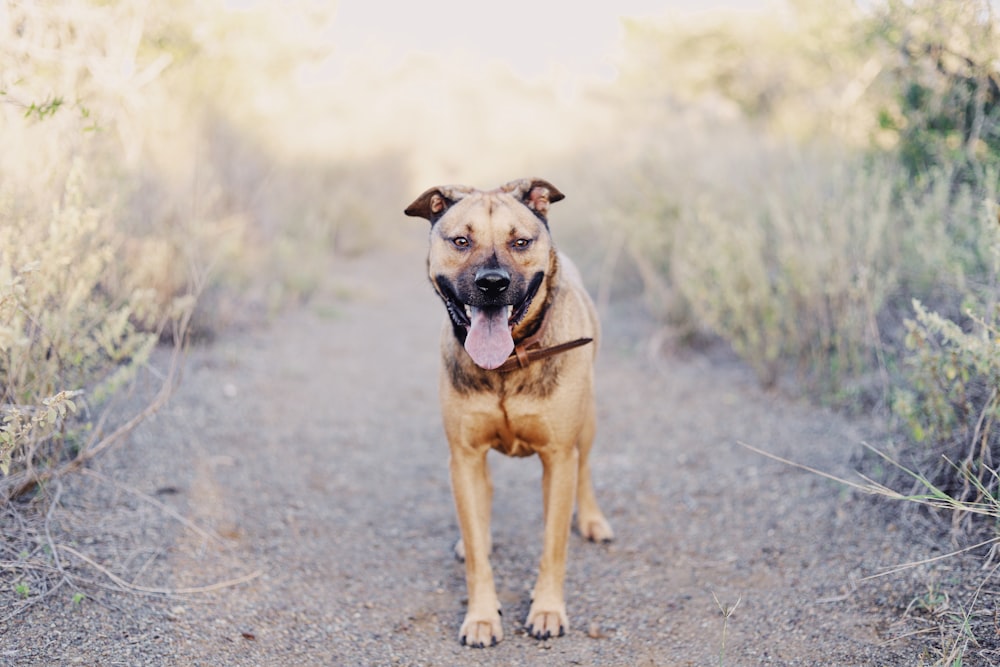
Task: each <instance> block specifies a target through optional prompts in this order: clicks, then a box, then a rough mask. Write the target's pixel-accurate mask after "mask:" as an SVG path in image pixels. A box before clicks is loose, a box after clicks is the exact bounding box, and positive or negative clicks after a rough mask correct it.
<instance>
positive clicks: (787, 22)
mask: <svg viewBox="0 0 1000 667" xmlns="http://www.w3.org/2000/svg"><path fill="white" fill-rule="evenodd" d="M598 4H600V3H598ZM591 5H592V6H590V7H588V8H584V6H583V5H581V4H580V3H570V2H562V1H553V2H545V1H535V2H527V1H526V0H512V1H511V2H506V3H502V4H501V5H498V6H495V7H493V6H490V7H487V8H479V7H478V6H475V5H474V4H473V3H459V2H454V1H452V0H428V1H427V2H422V3H410V4H405V3H381V2H361V1H360V0H342V1H341V2H317V1H313V0H286V1H283V2H265V1H263V0H260V1H254V0H199V1H197V2H195V1H194V0H172V1H171V2H165V1H162V0H161V1H158V0H121V1H119V2H112V3H108V2H99V1H97V0H63V1H60V2H32V1H30V0H5V1H4V2H2V3H0V146H2V150H0V352H2V354H0V383H2V384H0V390H2V394H3V400H2V401H0V403H4V404H19V405H41V404H42V401H43V399H46V398H51V397H52V396H53V395H56V393H57V392H59V391H60V390H62V389H66V388H71V387H80V386H93V385H95V384H100V383H104V384H107V386H108V392H111V391H113V388H114V386H115V384H114V382H112V380H114V378H115V377H117V376H114V373H115V372H116V371H117V370H118V369H120V367H121V365H122V364H130V363H133V362H137V361H138V360H141V359H142V358H143V355H144V354H145V353H147V352H148V349H149V346H150V345H152V343H151V341H152V340H153V338H154V337H157V338H162V337H163V335H164V333H163V332H164V328H163V325H162V322H163V318H165V317H170V316H171V315H172V314H173V315H176V313H177V312H178V311H179V310H180V309H184V308H191V307H192V304H194V306H193V307H194V309H195V311H194V325H193V326H194V331H195V332H196V333H200V334H202V335H206V336H211V335H216V334H218V333H219V332H221V331H225V330H226V329H228V328H230V327H233V326H239V325H240V324H241V323H244V322H245V321H246V319H247V318H251V319H252V318H257V317H266V316H267V315H268V314H269V313H273V312H275V310H277V309H280V308H283V307H286V306H287V305H289V304H294V303H296V302H299V301H302V300H305V299H308V298H309V295H310V294H311V293H312V292H314V291H315V290H316V289H317V287H318V286H319V285H321V283H322V280H323V276H324V274H325V272H326V270H327V268H328V267H329V266H330V262H336V261H340V259H339V258H344V257H347V256H350V255H352V254H356V253H363V252H375V251H377V250H378V249H379V248H380V247H381V246H383V245H385V244H386V243H390V242H391V241H390V240H391V239H392V238H395V237H396V236H398V235H400V234H409V233H411V231H412V230H415V229H417V227H415V225H420V223H419V221H413V220H411V219H407V218H404V217H403V216H402V213H401V212H402V209H403V208H404V207H405V206H406V205H407V204H408V203H409V202H410V201H411V200H412V199H413V198H414V197H415V196H416V195H417V194H419V193H420V192H421V191H423V190H424V189H426V188H427V187H429V186H432V185H436V184H442V183H452V182H459V183H465V184H470V185H477V186H480V187H493V186H496V185H498V184H500V183H503V182H506V181H508V180H511V179H513V178H518V177H522V176H542V177H545V178H547V179H549V180H551V181H552V182H553V183H555V184H556V185H557V186H558V187H559V188H560V189H561V190H563V191H564V192H565V193H566V194H567V199H566V201H565V203H561V204H560V205H559V210H558V214H557V215H555V216H554V233H555V234H556V237H557V241H558V242H559V243H560V244H561V245H562V246H563V247H564V248H567V249H568V250H569V251H570V253H571V254H573V255H574V256H575V257H576V258H577V259H578V262H579V263H580V264H582V265H583V266H584V268H585V272H586V273H587V275H588V276H590V277H591V281H592V284H591V287H592V288H593V291H594V293H595V294H596V295H597V297H598V300H599V302H600V304H601V306H602V307H606V306H607V304H608V303H609V301H610V300H611V299H612V297H615V296H616V295H620V294H630V295H641V296H642V298H643V299H644V300H645V304H646V307H647V308H648V310H649V312H650V313H651V314H652V315H653V316H654V317H656V318H657V319H658V321H659V322H660V323H661V325H662V326H663V331H664V332H665V333H664V336H663V344H664V346H666V347H668V348H669V347H676V346H684V345H691V344H699V342H702V341H705V340H716V341H722V342H724V343H725V344H726V345H728V346H730V347H732V349H733V350H735V351H736V353H738V354H739V355H740V356H741V357H742V358H743V359H745V360H746V362H747V363H748V364H750V365H751V366H752V367H753V368H754V369H755V370H756V372H757V375H758V377H759V378H760V381H761V383H762V385H764V386H773V385H775V384H776V383H779V382H783V381H787V382H794V383H796V386H801V387H803V388H805V390H806V391H807V392H808V393H810V395H812V396H814V397H815V398H816V399H817V400H819V401H822V402H827V403H830V404H834V405H837V406H839V407H844V408H847V409H850V410H856V411H861V412H866V413H868V412H873V411H874V412H877V413H880V414H883V415H889V416H891V417H892V418H893V419H894V420H896V422H897V423H898V424H899V425H900V426H901V428H902V429H903V430H904V431H905V432H906V433H907V434H908V437H910V438H911V439H912V440H913V441H914V442H918V443H930V442H934V443H938V444H941V446H946V447H950V448H955V451H957V452H958V458H962V457H964V456H965V455H966V453H967V452H969V451H971V449H970V447H971V444H970V443H972V442H973V441H975V442H976V443H979V444H977V445H976V446H977V447H979V449H978V450H976V451H979V452H985V455H986V458H985V459H981V460H983V461H989V460H991V459H990V456H992V454H991V452H993V453H995V454H996V455H997V456H1000V450H998V447H1000V438H998V435H997V430H996V429H994V428H992V425H993V423H994V421H995V420H996V419H998V418H1000V403H998V399H997V391H996V387H997V385H998V384H1000V352H998V349H997V348H998V346H997V343H996V341H997V323H998V321H1000V314H998V310H997V302H998V299H997V296H998V272H1000V240H998V238H1000V235H998V221H997V212H996V211H997V208H996V202H997V183H998V172H997V168H998V159H1000V107H998V101H1000V74H998V71H1000V53H998V49H1000V46H998V45H1000V39H998V36H997V34H996V27H997V24H996V19H997V16H996V11H997V7H996V6H995V5H994V3H992V2H989V1H987V0H967V1H963V0H944V1H929V0H912V1H906V2H904V1H902V0H873V1H861V0H857V1H850V0H831V1H829V2H823V3H817V2H808V1H806V0H787V1H786V2H778V1H773V2H772V1H767V0H760V1H759V2H725V1H722V0H720V1H718V2H695V1H694V0H691V1H685V0H674V1H671V0H660V1H656V0H621V1H620V2H616V3H603V4H601V6H600V7H597V6H594V5H593V3H591ZM612 5H613V6H614V8H612ZM403 230H411V231H405V232H404V231H403ZM414 233H416V232H414ZM420 233H425V232H424V230H422V229H421V230H420ZM414 279H420V278H419V277H414ZM193 297H196V299H194V298H193ZM88 332H89V333H88ZM114 381H118V380H114ZM108 383H110V384H108ZM101 386H104V385H103V384H102V385H101ZM977 424H978V426H977ZM5 433H7V434H8V436H9V437H8V438H7V440H6V441H3V442H0V463H3V461H4V460H5V459H4V457H6V461H7V465H9V464H10V461H11V456H12V452H16V441H17V438H18V437H21V442H24V437H23V436H17V434H16V433H14V434H13V435H11V433H12V431H11V430H10V429H8V430H7V431H5ZM4 443H6V444H4ZM4 448H5V449H4ZM977 456H979V455H977ZM14 458H16V455H14ZM984 479H987V481H988V483H989V485H991V486H992V485H993V482H994V481H995V480H993V479H992V478H988V477H987V478H984Z"/></svg>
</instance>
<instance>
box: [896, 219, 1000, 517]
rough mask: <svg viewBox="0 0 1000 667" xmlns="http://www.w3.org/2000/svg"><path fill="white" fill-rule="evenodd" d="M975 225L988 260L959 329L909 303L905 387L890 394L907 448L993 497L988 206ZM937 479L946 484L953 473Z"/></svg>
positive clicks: (998, 310)
mask: <svg viewBox="0 0 1000 667" xmlns="http://www.w3.org/2000/svg"><path fill="white" fill-rule="evenodd" d="M978 220H979V221H980V234H979V239H980V243H982V245H983V246H984V247H985V248H986V249H987V251H988V252H989V253H990V256H991V262H990V266H989V270H988V271H985V272H983V273H981V274H979V275H977V278H979V279H981V280H983V282H975V283H973V284H971V285H970V286H969V289H968V290H967V292H966V293H965V317H964V318H962V319H961V320H959V321H955V320H953V319H949V318H947V317H944V316H941V315H939V314H938V313H936V312H932V311H929V310H928V309H927V308H926V307H925V306H924V305H923V304H922V303H921V302H920V301H916V300H915V301H914V304H913V307H914V311H915V313H916V317H915V319H912V320H908V321H907V323H906V326H907V335H906V348H907V352H906V355H905V361H906V371H907V372H906V376H907V384H906V385H905V386H904V388H901V389H900V390H899V391H898V392H897V395H896V397H895V411H896V413H897V414H898V415H899V416H900V417H901V418H902V419H903V420H904V423H905V424H907V425H908V427H909V430H910V433H911V435H912V437H913V439H914V440H915V441H917V442H919V443H928V444H930V445H931V446H933V447H934V449H935V451H941V452H942V453H944V454H945V455H946V456H948V457H949V458H950V459H951V460H954V461H957V462H958V463H959V466H960V468H959V469H960V471H963V472H967V473H968V474H971V475H974V476H975V477H976V479H977V480H978V482H979V484H980V486H981V487H982V490H984V491H985V492H986V493H987V494H993V495H995V494H996V492H997V481H998V480H997V479H996V476H995V475H994V474H993V473H992V472H991V469H995V468H996V466H997V463H998V462H1000V425H998V424H997V422H998V420H1000V395H998V391H1000V225H998V224H997V220H996V206H995V205H993V204H991V203H990V200H986V201H984V203H983V204H982V205H981V206H980V214H979V216H978ZM945 472H946V473H948V475H947V476H948V477H954V471H952V470H948V469H945ZM939 483H943V482H939ZM952 486H953V487H954V486H956V485H952ZM957 486H958V488H957V489H956V488H952V489H951V490H953V491H954V492H956V493H957V494H959V495H960V496H965V495H968V494H973V495H975V494H976V493H977V492H978V491H979V490H980V489H979V488H976V487H970V485H969V484H968V483H965V482H963V483H961V484H959V485H957ZM963 499H964V498H963ZM980 499H981V498H977V499H976V500H980Z"/></svg>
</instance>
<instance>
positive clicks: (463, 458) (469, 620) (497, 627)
mask: <svg viewBox="0 0 1000 667" xmlns="http://www.w3.org/2000/svg"><path fill="white" fill-rule="evenodd" d="M488 451H489V448H488V447H469V446H463V445H460V446H457V447H452V452H451V461H450V465H449V469H450V472H451V489H452V493H453V494H454V496H455V509H456V510H457V512H458V523H459V527H460V528H461V531H462V542H463V544H464V546H465V583H466V586H467V587H468V592H469V608H468V611H467V612H466V614H465V621H464V622H463V623H462V629H461V630H460V631H459V639H460V640H461V642H462V644H466V645H469V646H473V647H477V648H483V647H486V646H493V645H495V644H496V643H497V642H499V641H500V640H502V639H503V627H502V625H501V624H500V601H499V600H498V598H497V593H496V588H495V586H494V583H493V569H492V568H491V567H490V561H489V550H490V545H489V542H490V536H489V530H490V528H489V514H490V507H489V504H490V499H489V485H490V480H489V474H488V471H487V469H486V454H487V453H488Z"/></svg>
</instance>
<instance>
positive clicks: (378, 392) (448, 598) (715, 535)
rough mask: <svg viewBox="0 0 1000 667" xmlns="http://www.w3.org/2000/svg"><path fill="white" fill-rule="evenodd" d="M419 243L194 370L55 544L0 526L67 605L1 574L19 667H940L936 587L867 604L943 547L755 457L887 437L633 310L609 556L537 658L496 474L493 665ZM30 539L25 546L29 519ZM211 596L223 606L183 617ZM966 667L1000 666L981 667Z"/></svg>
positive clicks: (622, 374) (836, 459) (593, 561)
mask: <svg viewBox="0 0 1000 667" xmlns="http://www.w3.org/2000/svg"><path fill="white" fill-rule="evenodd" d="M422 238H423V237H422V236H420V235H418V234H416V233H415V234H414V236H413V238H412V239H408V240H407V241H406V242H405V243H401V244H400V247H396V248H391V249H383V250H381V251H378V252H374V253H372V254H370V255H368V256H365V257H362V258H358V259H353V260H344V261H342V262H339V263H338V264H337V265H336V266H333V267H332V268H331V277H330V281H329V284H328V285H327V286H326V287H325V288H324V289H323V290H322V291H321V292H320V293H319V294H318V295H317V296H316V297H315V298H314V299H313V300H312V301H311V302H310V303H309V304H308V305H307V306H306V307H303V308H301V309H299V310H296V311H295V312H291V313H288V314H287V315H284V316H282V317H280V318H279V319H278V320H277V321H276V322H274V324H273V325H269V326H267V327H262V328H259V329H256V330H253V331H250V332H247V333H243V334H233V335H231V336H226V337H225V339H224V340H220V341H217V342H215V343H214V344H211V345H207V346H202V347H199V348H196V349H195V350H194V351H193V352H192V353H191V354H190V357H189V360H188V363H187V367H186V371H185V377H184V381H183V384H182V386H181V388H180V389H179V390H178V392H177V394H176V395H175V396H174V398H173V400H172V402H171V403H170V405H169V406H168V407H167V408H166V409H165V410H164V411H162V412H161V413H160V414H159V415H158V416H156V418H155V419H153V420H151V421H149V422H147V423H146V424H144V425H143V426H142V427H141V428H140V429H139V430H137V431H136V432H135V433H134V434H133V435H132V436H131V437H130V439H129V441H128V442H126V443H125V444H123V445H122V446H121V447H119V448H118V449H116V450H114V451H113V452H111V453H110V454H108V455H106V456H104V457H102V458H101V459H100V460H99V461H97V462H96V464H95V465H93V466H92V468H91V470H90V471H88V472H87V473H86V474H79V475H74V476H73V477H71V478H68V479H66V480H64V481H63V482H61V483H60V484H57V485H53V487H52V488H50V489H48V490H47V492H48V493H50V494H56V493H58V494H59V503H58V506H57V507H56V508H55V509H54V511H53V512H52V513H51V516H50V517H49V521H48V524H47V525H48V529H49V535H48V536H46V535H45V534H44V530H43V529H41V528H38V527H37V525H35V524H31V525H27V524H26V525H25V526H23V527H22V529H21V530H20V532H18V531H17V530H14V529H13V528H12V527H11V526H7V528H8V529H9V530H7V531H5V532H8V533H10V534H16V535H17V536H19V537H18V539H19V540H22V542H21V543H18V544H14V543H13V542H11V543H10V544H8V546H7V550H6V551H5V552H4V555H3V558H4V559H7V561H8V562H7V565H11V563H10V561H11V560H12V559H13V560H16V559H18V558H20V559H23V560H25V561H27V560H31V561H32V562H38V559H39V558H40V557H41V556H44V555H45V554H47V553H48V552H49V551H51V547H49V546H48V544H49V543H50V539H49V537H51V543H58V544H61V545H64V546H59V547H57V548H56V553H57V554H58V555H59V563H58V564H59V566H61V567H63V568H64V569H65V570H66V571H67V572H69V573H71V574H72V575H73V577H72V578H71V579H70V581H69V583H67V584H65V585H63V586H61V587H59V588H57V589H55V590H51V591H50V592H49V594H47V595H45V596H44V598H42V599H41V600H39V601H37V602H35V603H34V604H32V605H31V606H29V607H27V608H26V609H21V605H23V604H24V601H23V600H22V599H21V598H20V597H16V596H13V595H11V594H10V591H11V589H12V588H13V587H14V585H15V584H16V583H17V582H19V581H20V582H28V583H29V584H31V586H32V587H33V590H32V591H31V593H32V595H38V594H39V593H40V592H45V591H43V590H40V587H41V588H42V589H44V588H45V587H46V586H48V587H50V588H51V587H52V586H54V585H55V583H58V580H59V577H58V576H57V575H55V574H53V573H52V572H42V571H40V570H37V569H29V568H23V569H21V570H19V569H18V568H17V567H8V568H6V569H4V570H2V571H0V572H2V574H0V576H3V577H4V580H3V581H0V584H3V589H4V591H3V593H0V595H2V596H3V597H2V599H0V602H2V603H3V604H4V605H5V606H0V664H3V665H73V664H82V665H226V666H230V667H232V666H236V665H639V666H653V665H658V666H660V665H719V664H724V665H764V664H775V665H842V666H846V665H893V666H895V665H916V664H920V661H921V658H922V656H923V657H924V658H925V659H926V658H927V657H928V656H930V657H931V658H933V656H934V653H933V645H934V642H935V641H936V640H935V638H934V637H933V636H929V635H928V634H921V635H914V636H912V637H910V638H903V639H898V637H900V636H901V635H903V634H905V633H906V631H907V628H906V627H903V626H902V625H901V624H900V621H899V619H900V618H901V617H902V615H903V612H904V610H905V609H906V607H907V606H908V605H909V606H911V612H912V605H911V602H912V601H913V600H914V598H915V596H917V595H919V594H921V593H922V592H926V591H921V590H920V589H919V587H920V586H925V584H923V583H921V582H924V581H926V579H927V570H924V571H922V572H920V573H913V572H912V571H911V572H910V573H903V574H900V575H893V576H890V577H884V578H880V579H874V580H863V579H862V578H863V577H865V576H866V575H870V574H872V573H875V572H878V571H880V570H881V569H883V568H885V567H888V566H891V565H894V564H897V563H900V562H903V561H905V560H907V559H909V558H911V557H923V556H928V555H934V554H935V553H938V552H935V551H934V549H933V547H932V546H931V544H930V543H927V544H924V543H923V542H922V541H921V539H920V538H919V537H915V536H914V535H912V534H909V531H908V530H904V528H903V527H900V528H898V529H897V527H896V525H895V523H894V522H893V521H892V517H891V514H889V513H888V512H887V511H886V510H885V509H882V508H880V506H879V505H878V504H876V503H875V502H873V501H872V500H870V499H867V498H863V497H859V496H857V495H855V494H853V493H851V492H848V491H845V490H844V489H843V488H842V487H840V486H838V485H836V484H835V483H832V482H829V481H827V480H824V479H822V478H820V477H818V476H816V475H812V474H810V473H807V472H804V471H802V470H799V469H796V468H793V467H789V466H785V465H782V464H780V463H776V462H773V461H771V460H769V459H766V458H764V457H761V456H759V455H757V454H754V453H752V452H749V451H747V450H746V449H744V448H742V447H740V446H739V445H738V444H737V441H744V442H748V443H750V444H753V445H755V446H758V447H761V448H765V449H767V450H769V451H773V452H775V453H777V454H779V455H782V456H787V457H791V458H794V459H795V460H797V461H800V462H802V463H805V464H808V465H811V466H815V467H818V468H822V469H824V470H829V471H831V472H836V473H844V472H845V471H847V470H849V468H850V465H851V461H852V458H853V457H856V456H857V454H858V451H859V447H860V444H859V443H860V442H861V441H862V440H865V439H866V438H870V437H873V433H872V432H871V430H870V429H869V428H868V427H867V426H865V425H859V424H857V423H853V424H852V423H850V422H848V421H845V420H844V419H842V418H840V417H838V416H837V415H834V414H832V413H830V412H828V411H824V410H820V409H817V408H815V407H810V406H809V405H808V404H806V403H805V402H804V401H799V400H794V399H793V398H790V397H789V396H787V395H782V394H779V393H766V392H763V391H762V390H761V389H760V388H759V387H758V385H757V384H756V382H755V381H754V378H753V375H752V374H751V373H750V372H748V371H747V370H746V369H745V368H743V367H742V366H741V365H740V364H739V363H737V362H735V361H734V360H733V359H731V358H730V357H729V356H727V355H726V354H724V353H720V352H719V351H715V352H712V353H710V354H708V353H705V354H702V353H695V352H685V353H680V354H673V355H661V356H659V357H656V358H653V357H651V356H650V355H649V353H648V344H647V343H648V341H649V340H650V336H651V335H652V334H653V332H654V327H653V324H652V323H651V322H650V321H649V320H648V319H647V318H645V317H643V316H642V314H641V313H640V312H639V311H638V309H636V308H634V304H633V305H632V306H630V305H629V304H621V305H616V306H614V307H612V309H611V312H609V313H604V314H603V319H604V322H605V340H604V343H603V346H602V351H601V355H600V359H599V365H598V371H597V375H598V402H599V429H598V439H597V443H596V445H595V451H594V455H593V467H594V476H595V483H596V488H597V493H598V497H599V499H600V501H601V503H602V506H603V508H604V510H605V512H606V514H607V515H608V518H609V520H610V521H611V523H612V526H613V528H614V530H615V533H616V538H617V539H616V541H615V542H614V543H613V544H611V545H595V544H591V543H587V542H585V541H583V540H582V539H581V538H580V537H579V536H577V535H574V536H572V539H571V543H570V562H569V568H568V573H567V605H568V611H569V614H570V621H571V624H572V628H571V630H570V632H569V633H568V634H567V636H566V637H564V638H560V639H553V640H551V641H544V642H539V641H536V640H534V639H531V638H529V637H528V636H527V635H526V634H525V633H524V630H523V627H522V622H523V620H524V616H525V614H526V612H527V609H528V603H529V589H530V586H531V584H532V581H533V577H534V573H535V568H536V563H537V559H538V556H539V553H540V539H541V526H542V519H541V504H540V498H541V495H540V493H541V492H540V477H541V475H540V466H539V463H538V461H537V459H520V460H509V459H504V458H503V457H500V456H493V455H491V465H492V466H493V471H494V480H495V483H496V500H495V504H494V541H495V545H496V546H495V550H494V555H493V565H494V570H495V573H496V577H497V587H498V591H499V595H500V599H501V602H502V603H503V605H504V610H505V617H504V623H505V631H506V635H507V636H506V639H505V640H504V641H503V642H502V643H501V644H500V645H499V646H497V647H496V648H493V649H486V650H473V649H467V648H463V647H461V646H460V645H459V643H458V641H457V633H458V627H459V624H460V622H461V619H462V616H463V613H464V603H465V591H464V578H463V571H462V566H461V564H460V563H458V562H457V561H456V560H455V559H454V557H453V555H452V546H453V544H454V541H455V539H456V537H457V534H458V533H457V524H456V520H455V516H454V511H453V508H452V499H451V495H450V491H449V486H448V475H447V447H446V444H445V440H444V435H443V432H442V429H441V425H440V418H439V412H438V405H437V397H436V377H437V363H438V361H437V353H436V350H437V335H438V332H439V330H440V329H439V328H440V323H441V318H442V316H443V310H442V308H441V306H440V303H439V302H438V301H437V299H436V297H435V296H434V295H433V294H432V292H431V289H430V287H429V285H428V284H427V281H426V279H425V277H424V248H423V243H422ZM20 511H21V514H22V515H23V516H24V517H26V520H30V519H31V515H32V512H33V510H32V508H31V507H30V506H27V507H24V508H22V509H21V510H20ZM33 525H34V526H35V527H32V526H33ZM195 527H198V530H196V529H195ZM12 552H16V554H12ZM84 557H86V558H88V559H90V560H91V561H92V562H91V563H88V562H85V561H84V560H83V558H84ZM49 560H50V561H51V559H49ZM109 573H110V574H112V575H114V576H115V577H117V579H112V578H110V577H109V576H108V574H109ZM242 579H246V580H245V581H242V582H240V581H239V580H242ZM124 585H128V586H130V587H133V589H132V590H129V591H126V590H124ZM201 587H209V588H211V590H209V591H207V592H182V593H178V591H184V590H185V589H192V588H194V589H198V588H201ZM140 589H141V590H140ZM146 589H153V590H152V591H147V590H146ZM160 589H166V590H169V591H172V592H173V594H170V595H165V594H163V593H161V592H157V591H158V590H160ZM78 593H79V594H82V595H77V594H78ZM737 602H738V604H737ZM733 606H735V609H734V610H733V611H732V613H731V614H730V615H729V618H728V619H726V618H724V615H723V613H722V609H723V608H725V609H730V608H732V607H733ZM928 646H930V647H931V648H930V649H929V648H928ZM992 655H995V654H992ZM964 664H966V665H969V664H987V662H982V663H977V658H976V656H974V655H971V654H970V655H967V657H966V662H965V663H964Z"/></svg>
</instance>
